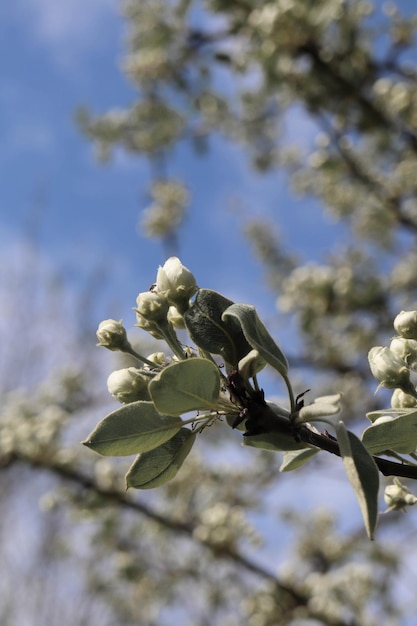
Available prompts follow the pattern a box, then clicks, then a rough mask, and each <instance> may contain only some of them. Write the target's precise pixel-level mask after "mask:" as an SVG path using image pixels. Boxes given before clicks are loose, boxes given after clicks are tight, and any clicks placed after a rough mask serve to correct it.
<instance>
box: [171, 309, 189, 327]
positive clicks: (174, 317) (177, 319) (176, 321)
mask: <svg viewBox="0 0 417 626" xmlns="http://www.w3.org/2000/svg"><path fill="white" fill-rule="evenodd" d="M168 321H170V322H171V324H172V325H173V327H174V328H177V329H178V330H183V329H184V328H185V322H184V318H183V316H182V315H181V313H179V312H178V309H177V307H175V306H170V307H169V309H168Z"/></svg>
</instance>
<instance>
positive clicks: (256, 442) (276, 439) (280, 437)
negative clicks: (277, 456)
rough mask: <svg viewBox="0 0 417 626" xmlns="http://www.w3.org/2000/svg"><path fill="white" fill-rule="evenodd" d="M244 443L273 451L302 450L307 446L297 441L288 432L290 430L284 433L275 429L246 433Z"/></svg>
mask: <svg viewBox="0 0 417 626" xmlns="http://www.w3.org/2000/svg"><path fill="white" fill-rule="evenodd" d="M243 445H244V446H251V447H252V448H261V449H262V450H271V451H272V452H287V451H288V450H301V449H302V448H306V447H307V444H305V443H303V442H302V441H296V439H295V437H293V436H292V435H290V434H288V430H287V431H283V432H282V433H281V432H278V431H277V430H275V431H273V432H267V433H260V434H259V435H244V437H243Z"/></svg>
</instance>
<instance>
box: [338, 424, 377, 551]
mask: <svg viewBox="0 0 417 626" xmlns="http://www.w3.org/2000/svg"><path fill="white" fill-rule="evenodd" d="M336 435H337V441H338V444H339V448H340V453H341V455H342V460H343V465H344V467H345V471H346V474H347V477H348V479H349V482H350V484H351V485H352V487H353V489H354V491H355V494H356V498H357V500H358V502H359V506H360V509H361V512H362V517H363V520H364V522H365V528H366V532H367V533H368V537H369V538H370V539H373V536H374V531H375V527H376V523H377V520H378V491H379V472H378V468H377V466H376V464H375V461H374V460H373V458H372V457H371V455H370V454H369V452H368V451H367V449H366V448H365V446H364V445H363V443H362V442H361V441H360V440H359V439H358V438H357V437H356V435H354V434H353V433H351V432H350V431H348V430H346V427H345V425H344V424H343V422H339V423H338V425H337V426H336Z"/></svg>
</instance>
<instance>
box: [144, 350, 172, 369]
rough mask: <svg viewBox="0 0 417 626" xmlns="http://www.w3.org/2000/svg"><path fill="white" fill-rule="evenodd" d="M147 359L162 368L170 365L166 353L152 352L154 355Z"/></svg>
mask: <svg viewBox="0 0 417 626" xmlns="http://www.w3.org/2000/svg"><path fill="white" fill-rule="evenodd" d="M146 358H147V359H148V361H152V363H155V365H159V366H161V367H163V366H164V365H168V364H169V361H168V359H167V357H166V356H165V353H164V352H152V354H149V355H148V356H147V357H146Z"/></svg>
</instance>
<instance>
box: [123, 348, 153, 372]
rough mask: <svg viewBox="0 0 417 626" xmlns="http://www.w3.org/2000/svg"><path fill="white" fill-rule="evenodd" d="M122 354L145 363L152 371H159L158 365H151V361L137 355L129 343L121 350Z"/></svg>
mask: <svg viewBox="0 0 417 626" xmlns="http://www.w3.org/2000/svg"><path fill="white" fill-rule="evenodd" d="M123 352H125V353H126V354H130V355H131V356H133V357H134V358H135V359H137V360H138V361H142V363H146V365H149V366H150V367H152V368H153V369H155V368H157V369H161V366H160V365H157V364H156V363H152V361H150V360H149V359H147V358H146V357H145V356H142V354H139V352H136V350H134V349H133V348H132V346H131V345H130V343H129V344H128V345H127V346H126V347H125V349H124V350H123Z"/></svg>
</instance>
